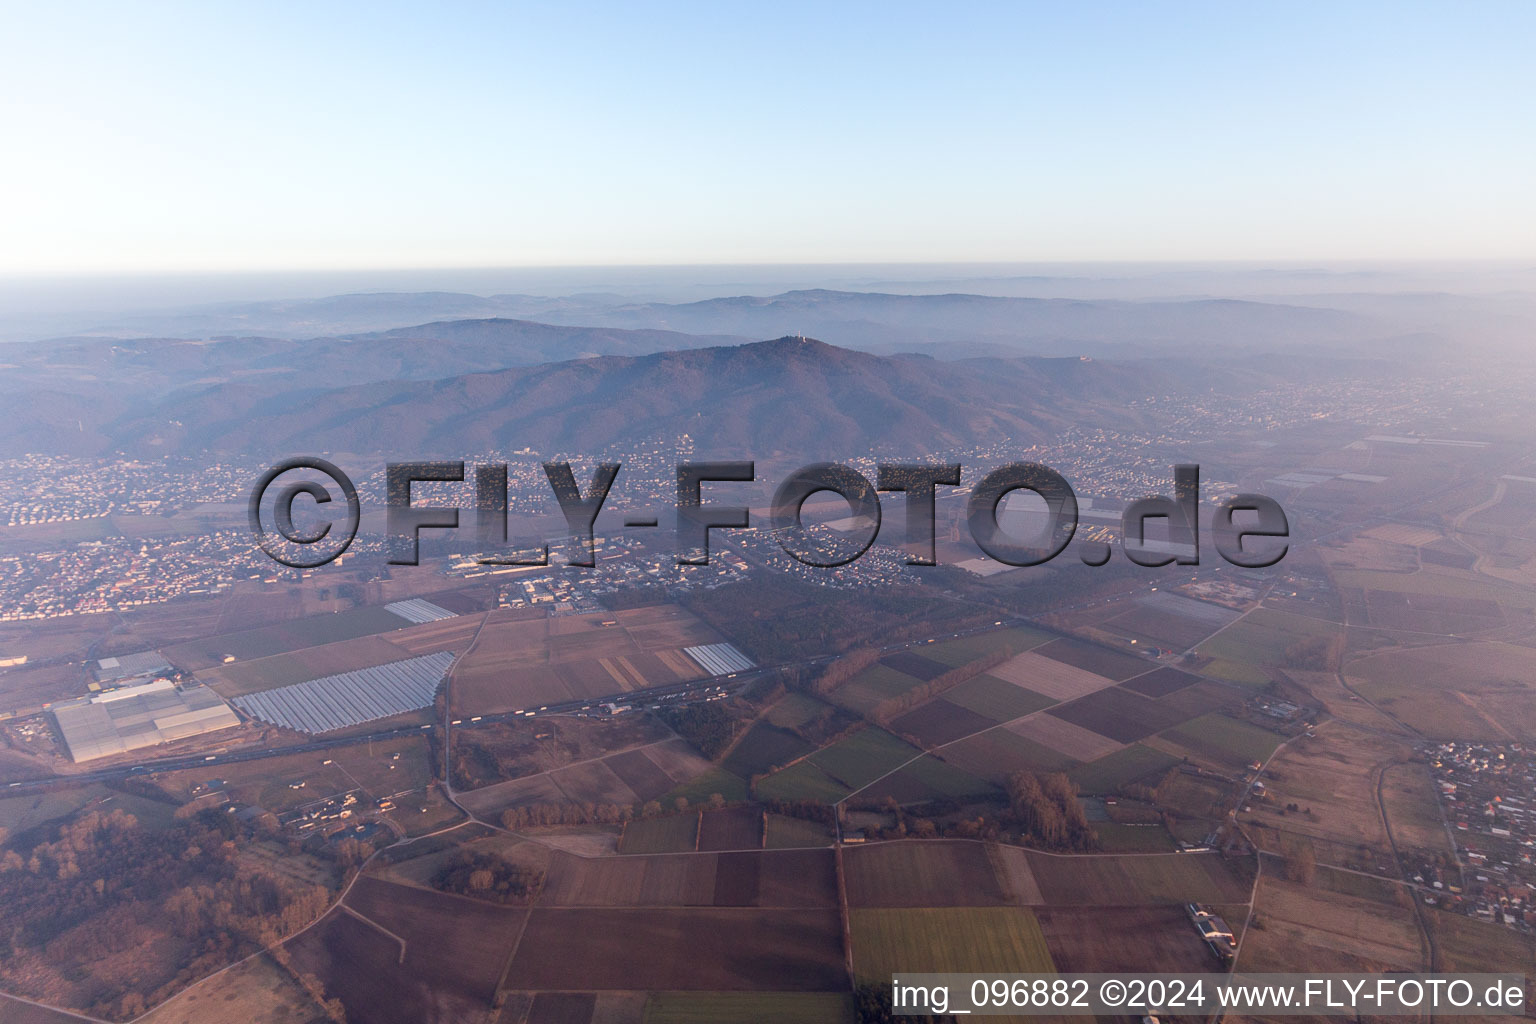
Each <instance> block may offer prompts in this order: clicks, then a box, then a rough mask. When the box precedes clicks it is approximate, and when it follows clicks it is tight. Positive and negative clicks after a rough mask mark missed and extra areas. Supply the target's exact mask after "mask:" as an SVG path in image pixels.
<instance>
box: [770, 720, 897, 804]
mask: <svg viewBox="0 0 1536 1024" xmlns="http://www.w3.org/2000/svg"><path fill="white" fill-rule="evenodd" d="M921 754H922V751H920V750H918V749H916V748H915V747H912V746H910V745H909V744H907V743H905V742H903V741H902V740H899V739H897V738H896V737H895V736H892V735H891V734H890V733H888V732H886V731H885V730H883V729H876V728H873V727H871V728H865V729H860V730H859V731H858V732H855V733H853V734H852V735H851V736H847V737H844V738H843V739H841V740H838V741H837V742H836V743H833V744H832V745H831V746H827V747H823V748H821V749H820V750H818V751H816V752H815V753H813V754H811V755H810V756H809V757H807V758H806V759H805V760H803V761H801V762H799V763H798V764H794V765H791V766H790V767H789V768H786V769H784V770H783V771H781V772H777V773H775V774H773V775H770V776H768V777H767V778H765V779H762V780H760V781H759V782H758V784H757V795H758V797H759V798H761V799H777V800H821V801H823V802H824V803H836V802H837V801H839V800H841V799H842V798H843V797H845V796H847V795H848V794H849V793H852V792H854V791H855V790H857V789H860V788H862V787H864V786H867V785H869V784H870V783H871V782H874V781H875V780H876V779H878V778H880V777H881V776H883V775H886V774H887V773H889V772H891V771H894V770H895V769H897V768H899V767H901V766H902V765H903V764H904V763H905V762H907V761H910V760H913V759H914V758H917V757H919V756H921Z"/></svg>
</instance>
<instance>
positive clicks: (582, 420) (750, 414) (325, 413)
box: [104, 338, 1157, 458]
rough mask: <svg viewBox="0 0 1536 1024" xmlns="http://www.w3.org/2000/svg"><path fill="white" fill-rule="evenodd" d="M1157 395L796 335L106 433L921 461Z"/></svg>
mask: <svg viewBox="0 0 1536 1024" xmlns="http://www.w3.org/2000/svg"><path fill="white" fill-rule="evenodd" d="M1153 376H1154V377H1156V376H1157V375H1155V374H1154V375H1153ZM1151 384H1154V381H1152V380H1149V377H1148V374H1147V372H1146V370H1145V369H1144V368H1133V367H1125V366H1119V365H1114V364H1108V363H1102V362H1097V361H1092V360H1083V359H1027V358H1026V359H1011V360H996V359H992V360H961V361H956V362H940V361H938V360H934V359H932V358H929V357H925V356H896V357H883V356H875V355H870V354H868V353H864V352H855V351H852V350H849V349H843V348H837V347H834V346H831V345H827V344H823V343H822V342H819V341H814V340H809V339H800V338H780V339H778V340H776V341H767V342H757V343H753V344H746V345H737V346H722V347H711V348H699V349H690V350H683V351H672V352H662V353H655V354H652V355H646V356H639V357H628V356H603V357H597V358H591V359H580V360H571V361H566V362H557V363H548V364H543V365H539V366H531V367H514V368H508V369H502V370H496V371H492V372H487V373H472V374H465V375H461V376H453V377H446V378H443V379H439V380H432V381H402V380H391V381H377V382H373V383H364V384H352V385H346V386H343V387H336V388H318V387H312V388H306V389H303V390H301V391H287V392H281V393H274V392H273V390H272V389H271V387H270V386H269V385H270V382H268V381H265V380H262V379H260V378H247V379H242V380H240V381H238V382H230V383H225V384H219V385H215V386H212V387H209V388H206V389H204V390H202V391H200V392H194V391H193V390H190V389H189V390H186V391H183V392H181V393H179V394H178V395H176V396H175V398H174V400H172V401H169V402H167V403H165V404H162V405H161V406H160V407H158V408H156V409H153V410H146V411H144V412H142V413H139V414H133V413H130V414H128V415H124V416H121V417H118V418H117V419H115V420H114V421H113V422H111V423H110V424H106V425H104V430H105V431H106V433H108V434H109V435H110V436H111V437H112V438H113V439H114V441H115V443H116V444H118V445H120V446H124V447H126V448H127V449H129V450H133V451H149V450H177V451H186V450H195V449H197V448H204V447H206V448H210V449H213V450H217V451H262V452H268V451H271V452H278V451H300V450H304V451H311V450H316V449H320V450H334V451H347V452H382V453H384V454H390V455H394V456H396V457H403V458H408V457H415V456H418V455H438V456H445V455H455V454H462V453H465V452H473V451H481V450H493V449H502V450H509V449H513V448H522V447H532V448H534V449H536V450H538V451H541V452H545V453H549V452H554V451H557V450H561V451H567V452H573V453H596V452H600V451H602V450H603V449H605V448H607V447H608V446H611V445H617V446H620V447H622V446H623V445H624V444H625V443H626V442H637V441H643V440H646V439H648V438H653V437H675V436H677V435H678V434H681V433H688V434H690V435H691V436H692V437H693V438H694V439H695V441H696V444H697V445H698V446H699V450H700V451H701V452H704V453H707V454H708V455H710V456H738V457H763V458H767V457H771V456H774V455H790V454H792V455H797V456H804V457H820V456H829V457H830V456H834V455H848V454H852V453H856V452H864V451H869V450H892V451H900V452H905V453H908V454H913V455H916V454H922V453H926V452H932V451H937V450H941V449H944V448H947V447H951V446H954V445H964V444H973V443H978V442H1001V441H1005V440H1013V441H1017V442H1020V443H1032V442H1035V441H1040V440H1044V439H1046V438H1048V437H1050V436H1052V435H1054V434H1056V433H1058V432H1060V431H1061V430H1062V429H1064V428H1065V427H1066V426H1067V425H1068V424H1069V423H1071V422H1073V420H1074V418H1079V419H1080V418H1082V417H1089V416H1091V417H1093V418H1094V420H1093V421H1094V422H1097V423H1103V422H1104V420H1105V413H1104V410H1105V409H1111V410H1117V412H1115V413H1114V414H1112V416H1111V417H1110V418H1111V419H1112V420H1113V421H1114V422H1115V423H1116V424H1118V425H1125V424H1127V423H1129V422H1131V421H1132V419H1133V417H1131V415H1130V414H1129V413H1127V412H1125V409H1126V406H1127V405H1128V404H1129V403H1130V402H1131V401H1132V400H1133V399H1135V398H1138V397H1140V396H1142V395H1143V394H1145V393H1146V389H1147V388H1148V386H1149V385H1151Z"/></svg>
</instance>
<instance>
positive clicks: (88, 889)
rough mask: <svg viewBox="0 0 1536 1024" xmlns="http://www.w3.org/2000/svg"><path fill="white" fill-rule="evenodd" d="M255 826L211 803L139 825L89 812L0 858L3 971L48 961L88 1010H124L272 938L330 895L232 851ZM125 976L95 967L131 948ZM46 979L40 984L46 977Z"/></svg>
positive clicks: (12, 980) (134, 1011)
mask: <svg viewBox="0 0 1536 1024" xmlns="http://www.w3.org/2000/svg"><path fill="white" fill-rule="evenodd" d="M253 838H254V834H253V833H252V832H251V831H249V830H248V829H246V828H245V827H244V826H241V825H239V824H237V823H236V822H235V821H234V820H233V819H232V816H231V815H228V814H224V813H221V812H218V811H209V812H205V813H202V814H199V815H196V816H194V817H191V818H186V819H180V820H173V821H172V822H171V823H170V824H169V825H168V826H167V827H165V828H159V829H151V828H145V827H142V826H141V825H140V824H139V822H138V820H137V819H136V818H135V817H134V816H133V815H131V814H128V813H126V812H124V811H122V810H113V811H111V812H109V813H101V812H100V811H87V812H85V813H83V814H80V815H78V816H77V817H75V818H74V819H72V820H71V821H69V822H67V823H66V824H64V825H62V826H60V828H59V830H58V833H57V838H56V839H55V840H53V841H44V842H38V843H35V844H34V845H31V846H30V847H27V846H14V845H13V847H12V848H11V849H8V850H7V851H6V852H5V854H4V855H3V856H0V906H3V907H4V908H5V911H4V919H5V922H6V927H5V928H4V929H3V930H0V977H3V978H4V979H5V980H6V982H7V983H8V987H11V988H13V989H14V990H21V991H26V990H28V989H30V988H32V986H34V985H36V984H39V979H37V978H35V977H31V976H26V977H21V976H13V974H12V971H13V970H19V968H18V967H17V966H16V965H19V964H22V963H32V964H36V963H37V962H38V961H39V959H40V958H41V959H43V960H45V962H47V963H48V964H49V965H50V966H51V967H52V968H53V969H55V970H56V971H58V972H59V973H60V974H63V975H66V976H69V977H71V978H75V979H80V978H84V979H88V989H87V990H88V991H89V992H90V996H89V998H90V999H91V1000H92V1004H93V1005H92V1007H91V1009H92V1012H94V1013H96V1014H97V1015H99V1016H105V1017H123V1018H131V1017H133V1016H137V1015H138V1014H140V1013H142V1012H143V1011H144V1010H145V1009H146V1008H147V1007H148V1006H150V1005H154V1004H155V1003H157V1002H159V1001H161V1000H163V999H165V998H168V997H169V996H170V995H171V994H172V993H174V992H175V991H177V990H178V989H180V988H182V987H184V986H185V985H187V984H189V983H190V982H192V981H193V980H195V979H197V978H199V977H201V976H203V975H206V974H208V973H210V972H211V971H213V970H216V969H218V968H220V967H223V966H225V965H226V964H228V963H230V962H232V961H233V960H234V959H237V958H238V957H240V956H243V955H245V954H248V953H250V952H253V951H254V950H256V949H257V948H259V947H261V946H264V945H269V944H272V943H275V942H277V941H279V940H280V939H281V938H283V937H284V936H286V935H290V934H292V933H293V932H294V931H297V930H298V929H299V928H302V927H303V926H305V925H307V924H308V923H309V922H310V921H312V920H314V919H315V918H316V917H318V916H319V915H320V914H321V913H322V912H324V910H325V908H326V906H327V905H328V903H329V900H330V895H331V894H330V892H329V890H327V889H326V888H325V887H324V886H319V885H304V884H300V883H297V882H295V881H293V880H291V879H289V878H286V877H284V876H280V875H277V874H276V873H274V872H271V871H268V870H266V869H265V868H263V867H261V866H259V862H256V861H254V860H253V859H252V858H248V857H242V856H240V850H241V848H242V847H243V846H245V845H246V844H248V843H249V842H250V841H251V840H252V839H253ZM143 950H157V951H159V954H160V955H158V956H153V957H150V956H146V957H143V958H142V960H141V962H138V963H136V966H135V970H134V971H133V972H131V973H130V972H126V971H123V972H119V971H115V970H107V971H100V972H97V971H95V970H93V967H94V966H95V965H96V964H98V963H101V962H102V961H108V962H110V961H111V958H113V957H117V956H122V955H124V954H132V955H137V954H136V952H135V951H143ZM43 983H44V984H46V982H43Z"/></svg>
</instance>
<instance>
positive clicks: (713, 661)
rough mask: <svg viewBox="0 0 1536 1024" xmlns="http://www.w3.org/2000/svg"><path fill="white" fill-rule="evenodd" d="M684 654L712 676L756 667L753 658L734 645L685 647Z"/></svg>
mask: <svg viewBox="0 0 1536 1024" xmlns="http://www.w3.org/2000/svg"><path fill="white" fill-rule="evenodd" d="M683 653H684V654H686V655H688V657H690V658H692V659H693V660H694V661H696V662H698V663H699V667H700V668H702V669H703V670H704V671H705V672H708V673H709V674H710V675H712V676H724V675H730V674H731V673H732V672H745V671H746V670H747V669H749V668H754V667H756V666H755V665H754V663H753V661H752V659H751V658H748V657H747V656H746V655H745V654H742V653H741V652H740V651H738V650H737V649H736V647H735V645H734V644H705V645H704V646H702V647H684V648H683Z"/></svg>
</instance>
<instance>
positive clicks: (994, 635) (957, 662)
mask: <svg viewBox="0 0 1536 1024" xmlns="http://www.w3.org/2000/svg"><path fill="white" fill-rule="evenodd" d="M1053 639H1055V635H1054V634H1052V633H1047V632H1046V631H1045V630H1043V629H1033V628H1031V627H1029V626H1009V627H1007V628H1004V629H994V630H991V631H989V632H986V633H977V634H976V635H975V636H963V637H957V638H956V639H954V640H942V641H940V642H938V643H933V644H928V645H926V646H924V647H922V648H921V653H922V656H923V657H925V658H930V659H932V660H934V661H937V662H942V663H943V664H945V665H947V666H949V667H950V668H959V667H961V666H962V665H969V664H970V663H971V662H973V661H976V660H978V659H980V658H985V657H986V656H987V655H989V654H991V653H993V652H994V651H997V650H1000V649H1002V648H1003V647H1008V648H1009V649H1011V650H1014V651H1017V652H1019V653H1020V654H1022V653H1023V652H1025V651H1027V650H1030V649H1031V648H1034V647H1039V646H1040V645H1041V644H1043V643H1046V642H1048V641H1050V640H1053Z"/></svg>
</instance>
